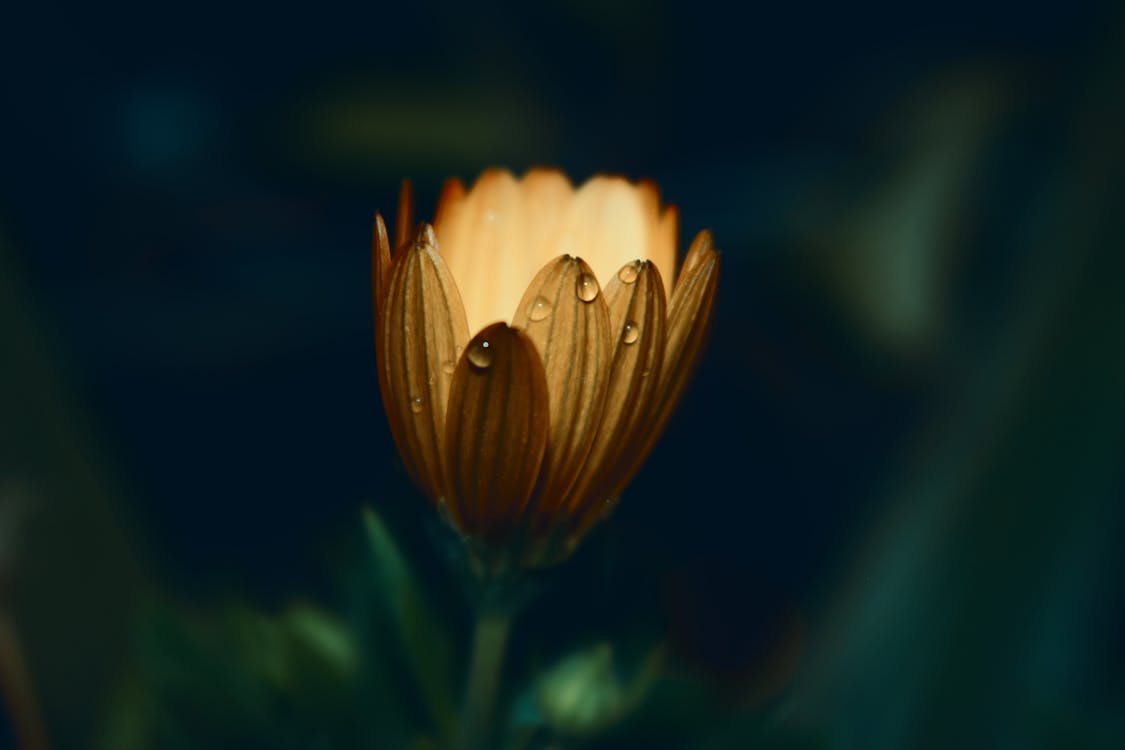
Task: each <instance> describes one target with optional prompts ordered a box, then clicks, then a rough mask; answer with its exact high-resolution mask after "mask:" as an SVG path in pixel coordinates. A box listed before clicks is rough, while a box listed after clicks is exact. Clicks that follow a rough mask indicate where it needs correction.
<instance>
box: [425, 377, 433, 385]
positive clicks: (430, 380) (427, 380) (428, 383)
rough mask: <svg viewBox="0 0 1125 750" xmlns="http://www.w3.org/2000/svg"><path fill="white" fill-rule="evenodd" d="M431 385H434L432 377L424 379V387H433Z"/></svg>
mask: <svg viewBox="0 0 1125 750" xmlns="http://www.w3.org/2000/svg"><path fill="white" fill-rule="evenodd" d="M433 384H434V376H433V375H431V376H429V377H428V378H426V385H433Z"/></svg>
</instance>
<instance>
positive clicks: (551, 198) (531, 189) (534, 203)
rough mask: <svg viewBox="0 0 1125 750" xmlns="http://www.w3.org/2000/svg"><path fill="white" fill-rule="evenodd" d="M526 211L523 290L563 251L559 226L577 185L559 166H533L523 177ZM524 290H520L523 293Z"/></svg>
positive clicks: (521, 181)
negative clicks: (544, 167)
mask: <svg viewBox="0 0 1125 750" xmlns="http://www.w3.org/2000/svg"><path fill="white" fill-rule="evenodd" d="M520 190H521V191H522V193H523V212H524V248H523V251H524V260H525V263H524V267H523V273H524V276H525V277H526V279H525V282H524V285H523V289H526V288H527V283H528V282H530V281H531V279H532V278H533V277H534V276H535V274H536V273H537V272H538V271H539V269H540V268H542V267H543V266H545V265H546V264H547V262H548V261H550V260H551V259H552V258H554V257H555V256H557V255H558V254H559V250H558V249H557V248H556V247H555V244H554V242H555V240H556V238H557V237H558V233H559V226H560V225H561V224H562V220H563V217H564V216H565V215H566V212H567V209H568V208H569V206H570V202H571V201H572V200H573V199H574V187H573V186H572V185H571V184H570V180H568V179H567V178H566V175H564V174H563V173H562V172H560V171H559V170H557V169H542V168H539V169H532V170H530V171H528V173H527V174H525V175H524V176H523V179H522V180H520ZM523 289H520V292H521V293H522V292H523Z"/></svg>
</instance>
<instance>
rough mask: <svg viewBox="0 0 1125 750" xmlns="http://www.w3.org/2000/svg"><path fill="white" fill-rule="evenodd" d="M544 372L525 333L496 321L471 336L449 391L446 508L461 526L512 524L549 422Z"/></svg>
mask: <svg viewBox="0 0 1125 750" xmlns="http://www.w3.org/2000/svg"><path fill="white" fill-rule="evenodd" d="M548 404H549V397H548V396H547V379H546V376H545V375H544V373H543V365H542V363H541V362H540V360H539V353H538V352H537V351H536V350H535V344H533V343H532V341H531V339H529V338H528V337H527V336H526V335H525V334H524V333H522V332H521V331H519V330H517V329H515V328H509V327H508V326H507V325H506V324H504V323H495V324H493V325H491V326H489V327H487V328H485V329H484V330H483V331H481V332H480V333H478V334H477V335H476V336H475V337H474V338H473V340H472V341H470V342H469V345H468V347H467V348H466V350H465V352H464V354H462V355H461V359H460V360H459V361H458V362H457V369H456V371H455V372H454V373H453V384H452V387H451V388H450V392H449V416H448V419H447V420H446V427H445V462H446V467H447V475H446V476H447V483H446V488H447V493H446V501H447V508H448V510H449V512H450V514H451V515H452V516H453V520H454V522H455V523H456V524H457V525H458V527H459V528H460V529H461V531H462V532H464V533H466V534H471V535H475V536H481V537H484V538H486V539H493V538H497V537H503V536H505V535H508V534H510V533H511V532H512V531H513V530H514V529H515V522H516V520H517V519H518V518H519V517H520V514H521V513H522V511H523V508H524V506H525V505H526V504H527V501H528V498H529V497H530V496H531V492H532V489H533V488H534V486H535V480H536V478H537V477H538V476H539V467H540V464H541V462H542V460H543V452H544V449H545V448H546V446H547V430H548V425H549V416H548V414H549V406H548Z"/></svg>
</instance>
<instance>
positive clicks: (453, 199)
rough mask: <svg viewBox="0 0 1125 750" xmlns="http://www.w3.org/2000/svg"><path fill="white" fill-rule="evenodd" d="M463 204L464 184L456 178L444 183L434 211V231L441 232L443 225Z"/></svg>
mask: <svg viewBox="0 0 1125 750" xmlns="http://www.w3.org/2000/svg"><path fill="white" fill-rule="evenodd" d="M464 202H465V184H464V183H463V182H461V180H459V179H457V178H456V177H450V178H449V179H448V180H446V181H445V185H443V186H442V189H441V197H439V198H438V203H437V208H436V209H435V210H434V229H435V230H437V231H438V232H440V231H441V226H442V224H443V223H445V222H447V221H449V219H450V217H451V216H452V215H453V214H455V213H456V212H457V211H459V210H460V209H461V207H462V205H463V204H464Z"/></svg>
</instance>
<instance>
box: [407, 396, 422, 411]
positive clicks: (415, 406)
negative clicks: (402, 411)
mask: <svg viewBox="0 0 1125 750" xmlns="http://www.w3.org/2000/svg"><path fill="white" fill-rule="evenodd" d="M410 411H412V412H414V413H415V414H418V413H419V412H421V411H422V397H421V396H415V397H414V398H412V399H410Z"/></svg>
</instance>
